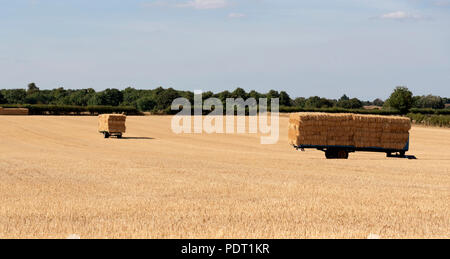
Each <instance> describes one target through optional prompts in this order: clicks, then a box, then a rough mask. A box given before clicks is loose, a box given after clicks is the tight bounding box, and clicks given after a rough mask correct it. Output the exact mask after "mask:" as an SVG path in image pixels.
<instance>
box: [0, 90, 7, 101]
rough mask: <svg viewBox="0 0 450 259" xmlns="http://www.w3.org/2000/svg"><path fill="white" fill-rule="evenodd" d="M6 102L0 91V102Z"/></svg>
mask: <svg viewBox="0 0 450 259" xmlns="http://www.w3.org/2000/svg"><path fill="white" fill-rule="evenodd" d="M5 103H6V99H5V97H3V94H2V92H0V104H5Z"/></svg>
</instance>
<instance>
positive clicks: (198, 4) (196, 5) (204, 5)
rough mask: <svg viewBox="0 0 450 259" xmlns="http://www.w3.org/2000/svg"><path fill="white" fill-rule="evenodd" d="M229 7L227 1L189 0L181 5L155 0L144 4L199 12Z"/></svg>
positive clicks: (167, 0)
mask: <svg viewBox="0 0 450 259" xmlns="http://www.w3.org/2000/svg"><path fill="white" fill-rule="evenodd" d="M228 5H229V2H228V0H190V1H184V2H182V3H180V2H176V1H173V0H156V1H151V2H145V3H143V4H142V6H144V7H176V8H193V9H199V10H207V9H219V8H224V7H227V6H228Z"/></svg>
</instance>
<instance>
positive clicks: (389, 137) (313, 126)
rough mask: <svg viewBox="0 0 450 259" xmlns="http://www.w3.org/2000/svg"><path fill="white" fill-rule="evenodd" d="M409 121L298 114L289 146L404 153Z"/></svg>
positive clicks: (291, 120) (292, 122)
mask: <svg viewBox="0 0 450 259" xmlns="http://www.w3.org/2000/svg"><path fill="white" fill-rule="evenodd" d="M410 129H411V121H410V120H409V119H408V118H403V117H392V116H376V115H359V114H326V113H294V114H291V115H290V118H289V136H288V137H289V143H290V144H292V145H295V146H300V145H314V146H352V147H357V148H367V147H378V148H386V149H403V148H404V147H405V144H406V142H407V141H408V138H409V130H410Z"/></svg>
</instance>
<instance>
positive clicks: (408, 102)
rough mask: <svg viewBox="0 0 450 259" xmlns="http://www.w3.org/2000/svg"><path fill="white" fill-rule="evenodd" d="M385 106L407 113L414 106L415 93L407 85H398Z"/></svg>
mask: <svg viewBox="0 0 450 259" xmlns="http://www.w3.org/2000/svg"><path fill="white" fill-rule="evenodd" d="M385 106H387V107H389V108H393V109H396V110H398V111H400V112H401V113H402V114H406V113H408V111H409V110H410V109H411V108H412V106H413V94H412V92H411V91H409V89H408V88H407V87H403V86H398V87H397V88H395V90H394V92H393V93H392V94H391V96H390V97H389V99H388V100H386V102H385Z"/></svg>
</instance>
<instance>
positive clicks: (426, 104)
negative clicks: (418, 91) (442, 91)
mask: <svg viewBox="0 0 450 259" xmlns="http://www.w3.org/2000/svg"><path fill="white" fill-rule="evenodd" d="M414 107H416V108H433V109H443V108H445V101H444V99H442V98H441V97H440V96H433V95H431V94H430V95H427V96H420V97H417V96H414Z"/></svg>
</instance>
